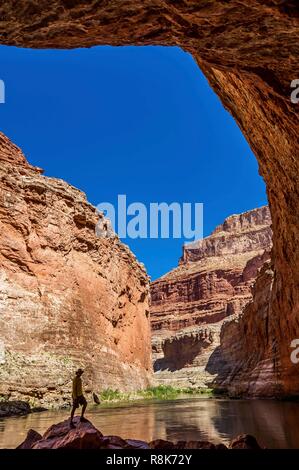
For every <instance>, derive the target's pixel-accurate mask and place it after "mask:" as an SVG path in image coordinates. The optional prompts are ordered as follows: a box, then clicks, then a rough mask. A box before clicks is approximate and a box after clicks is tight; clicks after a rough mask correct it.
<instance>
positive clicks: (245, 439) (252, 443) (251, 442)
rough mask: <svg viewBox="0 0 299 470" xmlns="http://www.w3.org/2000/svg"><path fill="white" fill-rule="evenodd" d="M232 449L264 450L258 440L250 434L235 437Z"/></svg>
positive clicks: (231, 445) (231, 444)
mask: <svg viewBox="0 0 299 470" xmlns="http://www.w3.org/2000/svg"><path fill="white" fill-rule="evenodd" d="M230 448H231V449H251V450H256V449H262V447H261V446H260V445H259V444H258V442H257V440H256V438H255V437H254V436H251V435H250V434H240V435H239V436H237V437H235V439H233V440H232V441H231V443H230Z"/></svg>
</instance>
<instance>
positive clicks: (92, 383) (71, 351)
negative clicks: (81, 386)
mask: <svg viewBox="0 0 299 470" xmlns="http://www.w3.org/2000/svg"><path fill="white" fill-rule="evenodd" d="M0 191H1V192H0V343H1V344H0V345H1V351H2V353H4V355H3V354H2V357H1V362H2V364H1V366H0V395H2V396H6V397H10V398H25V399H28V398H31V400H33V401H34V400H35V399H37V400H38V401H39V403H43V404H49V403H50V404H57V405H61V404H62V403H64V402H65V401H69V397H70V378H71V376H72V373H73V371H74V369H75V368H76V367H77V366H78V365H81V366H83V367H85V368H86V374H85V383H86V388H87V390H90V391H91V390H94V391H97V390H100V389H103V388H106V387H113V388H121V389H127V390H133V389H138V388H142V387H144V386H146V385H147V384H148V379H149V376H150V373H151V358H150V326H149V317H148V314H149V312H148V278H147V274H146V272H145V270H144V268H143V267H142V266H141V265H140V264H139V263H138V261H137V260H136V258H135V256H134V255H133V254H132V253H131V252H130V250H129V249H128V248H127V247H126V245H124V244H123V243H121V242H120V241H119V239H118V238H117V237H114V238H98V237H97V236H96V234H95V226H96V224H97V222H98V220H99V217H102V216H100V215H99V214H98V213H97V211H96V209H95V208H94V207H93V206H92V205H91V204H89V203H88V202H87V200H86V197H85V194H84V193H82V192H81V191H79V190H78V189H75V188H74V187H72V186H70V185H69V184H67V183H65V182H64V181H62V180H60V179H55V178H47V177H44V176H42V175H41V170H40V169H38V168H35V167H32V166H30V165H29V164H28V163H27V161H26V159H25V157H24V155H23V154H22V152H21V150H20V149H19V148H17V147H16V146H15V145H13V144H12V143H11V142H10V141H9V140H8V139H7V138H6V137H5V136H4V135H3V134H1V133H0Z"/></svg>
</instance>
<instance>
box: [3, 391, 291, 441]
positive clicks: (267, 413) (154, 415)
mask: <svg viewBox="0 0 299 470" xmlns="http://www.w3.org/2000/svg"><path fill="white" fill-rule="evenodd" d="M68 415H69V413H68V411H65V410H63V411H45V412H42V413H33V414H31V415H28V416H24V417H19V418H6V419H2V420H1V419H0V448H14V447H16V446H17V445H18V444H19V443H20V442H22V440H23V439H24V438H25V436H26V434H27V431H28V430H29V429H30V428H32V429H35V430H36V431H38V432H40V433H41V434H42V433H43V432H44V431H45V430H46V429H47V428H48V427H49V426H51V425H52V424H53V423H58V422H59V421H61V420H64V419H66V418H67V417H68ZM86 417H87V418H89V419H90V420H91V421H92V422H93V424H94V425H95V426H96V427H97V428H98V429H100V430H101V432H102V433H103V434H106V435H111V434H116V435H119V436H121V437H123V438H132V439H142V440H145V441H151V440H153V439H158V438H160V439H169V440H173V441H175V440H191V439H192V440H209V441H212V442H214V443H219V442H223V443H224V444H227V443H229V441H230V439H231V438H232V437H235V436H237V435H238V434H241V433H248V434H253V435H254V436H255V437H256V438H257V440H258V441H259V442H260V443H262V444H263V445H265V446H266V447H268V448H299V403H293V402H279V401H274V400H273V401H272V400H228V399H214V398H212V399H211V398H179V399H176V400H171V401H151V402H148V401H147V402H140V403H139V402H138V403H136V402H135V403H130V404H122V405H114V406H111V407H106V406H105V407H101V406H100V407H97V408H90V409H89V410H88V413H87V415H86Z"/></svg>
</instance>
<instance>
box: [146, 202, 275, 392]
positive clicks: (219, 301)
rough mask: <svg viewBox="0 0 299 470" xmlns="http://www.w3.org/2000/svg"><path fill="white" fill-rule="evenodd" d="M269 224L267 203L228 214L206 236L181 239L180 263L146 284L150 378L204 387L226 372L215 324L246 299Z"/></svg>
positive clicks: (264, 255) (265, 252)
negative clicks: (184, 242)
mask: <svg viewBox="0 0 299 470" xmlns="http://www.w3.org/2000/svg"><path fill="white" fill-rule="evenodd" d="M270 224H271V218H270V212H269V208H268V207H267V206H264V207H261V208H259V209H254V210H252V211H248V212H245V213H243V214H239V215H233V216H230V217H228V218H227V219H226V220H225V221H224V223H223V224H221V225H219V226H218V227H217V228H216V229H215V230H214V232H213V233H212V234H211V235H210V236H208V237H206V238H204V239H203V240H199V241H197V242H194V243H189V244H187V245H184V247H183V256H182V258H181V260H180V265H179V266H178V267H177V268H175V269H174V270H172V271H170V272H169V273H168V274H166V275H165V276H163V277H162V278H160V279H158V280H157V281H154V282H153V283H152V284H151V308H150V311H151V324H152V331H153V333H152V349H153V362H154V371H155V372H156V373H155V382H156V383H159V384H167V385H169V384H170V385H174V386H176V387H190V386H191V387H207V386H211V385H212V383H213V381H214V379H216V378H218V374H219V373H220V372H221V374H222V375H223V374H225V373H227V364H226V362H225V361H224V358H223V357H222V355H221V354H219V349H220V348H219V345H220V330H221V327H222V325H223V323H224V321H225V320H227V319H228V318H231V317H232V316H233V317H235V316H237V315H239V314H240V313H241V312H242V310H243V308H244V306H245V305H246V304H248V302H249V301H250V300H251V297H252V296H251V287H252V285H253V283H254V281H255V279H256V276H257V273H258V270H259V269H260V268H261V266H263V264H264V262H265V261H266V260H267V259H269V256H270V253H269V251H270V249H271V243H272V242H271V237H272V232H271V228H270ZM229 351H230V348H229V347H228V348H227V354H228V355H229ZM222 386H224V384H222Z"/></svg>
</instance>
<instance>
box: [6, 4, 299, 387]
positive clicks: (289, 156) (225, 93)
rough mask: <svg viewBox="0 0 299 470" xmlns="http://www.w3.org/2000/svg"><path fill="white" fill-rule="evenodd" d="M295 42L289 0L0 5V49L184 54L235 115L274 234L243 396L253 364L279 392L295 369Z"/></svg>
mask: <svg viewBox="0 0 299 470" xmlns="http://www.w3.org/2000/svg"><path fill="white" fill-rule="evenodd" d="M298 37H299V11H298V1H297V0H246V1H245V0H230V1H227V0H202V1H198V0H113V1H99V0H90V1H85V0H39V1H36V0H30V1H29V0H7V1H5V2H1V3H0V43H2V44H6V45H13V46H21V47H32V48H51V47H52V48H73V47H81V46H82V47H89V46H93V45H100V44H110V45H130V44H135V45H147V44H153V45H165V46H179V47H182V48H183V49H184V50H185V51H187V52H189V53H191V54H192V55H193V57H194V59H195V60H196V61H197V63H198V65H199V67H200V68H201V70H202V71H203V73H204V74H205V75H206V77H207V79H208V81H209V83H210V85H211V87H212V88H213V89H214V91H215V92H216V93H217V94H218V96H219V97H220V99H221V101H222V103H223V105H224V106H225V108H226V109H227V110H228V111H229V112H230V113H231V114H232V115H233V117H234V118H235V120H236V122H237V123H238V125H239V126H240V128H241V130H242V132H243V134H244V136H245V137H246V139H247V140H248V142H249V144H250V146H251V148H252V150H253V152H254V153H255V155H256V157H257V160H258V163H259V171H260V174H261V175H262V176H263V178H264V180H265V182H266V185H267V194H268V200H269V207H270V212H271V218H272V227H273V251H272V260H273V264H272V271H273V282H272V283H271V292H269V293H268V295H267V299H268V301H269V304H268V308H267V312H265V314H264V315H265V318H261V317H260V316H259V315H257V316H254V318H253V317H251V316H253V315H254V313H255V312H256V310H255V309H252V310H251V313H250V314H248V315H249V316H250V321H249V318H248V317H247V316H246V317H244V319H241V320H240V322H241V323H243V322H245V319H246V321H249V324H250V325H252V324H253V323H254V325H255V330H254V331H255V332H258V334H259V336H260V337H262V335H263V334H264V333H265V323H266V324H267V332H268V333H267V334H268V336H267V339H266V338H264V340H265V342H264V344H260V343H258V344H256V347H255V349H254V351H253V350H252V348H249V349H248V350H247V354H248V355H251V360H250V361H246V363H243V361H242V359H241V358H240V361H239V367H240V368H242V370H243V374H244V380H245V379H246V380H247V382H248V383H252V385H253V386H252V387H250V390H251V393H254V384H255V379H256V370H257V369H258V368H259V364H261V365H262V364H264V363H265V361H266V362H267V361H268V362H269V361H270V362H271V361H272V364H273V367H272V372H271V374H272V375H271V382H272V384H276V385H275V387H276V390H277V393H278V394H280V395H289V394H292V395H297V394H299V374H298V365H296V364H292V362H291V361H290V352H291V351H290V343H291V341H292V340H293V339H294V338H298V337H299V327H298V325H299V321H298V319H299V296H298V292H299V289H298V287H299V270H298V265H299V249H298V238H299V219H298V206H299V185H298V181H299V178H298V176H299V142H298V129H299V124H298V112H299V108H298V106H299V104H294V103H292V102H291V99H290V94H291V91H292V89H291V87H290V84H291V82H292V80H294V79H297V78H299V77H298V58H299V41H298ZM240 158H242V157H240ZM211 171H213V170H211ZM256 295H257V296H258V293H257V294H256ZM254 299H256V296H255V297H254ZM254 301H255V300H254ZM257 302H258V301H257ZM257 305H258V303H257ZM241 331H242V334H243V335H244V336H241V337H238V338H237V339H236V341H240V345H241V348H242V350H243V351H244V353H246V348H247V347H248V344H249V341H250V338H251V337H252V335H253V331H251V330H250V329H248V328H246V325H245V324H244V325H243V327H242V329H241ZM274 351H275V360H274ZM268 377H270V375H269V376H268ZM235 380H237V381H238V380H239V379H237V376H234V375H231V384H232V387H233V388H234V387H235V386H237V385H238V384H237V382H236V383H235V384H234V383H233V382H234V381H235ZM270 388H271V390H270V392H269V393H272V392H273V387H270ZM258 390H259V388H257V390H256V391H257V392H258ZM264 393H266V394H267V390H266V389H265V390H264Z"/></svg>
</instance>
